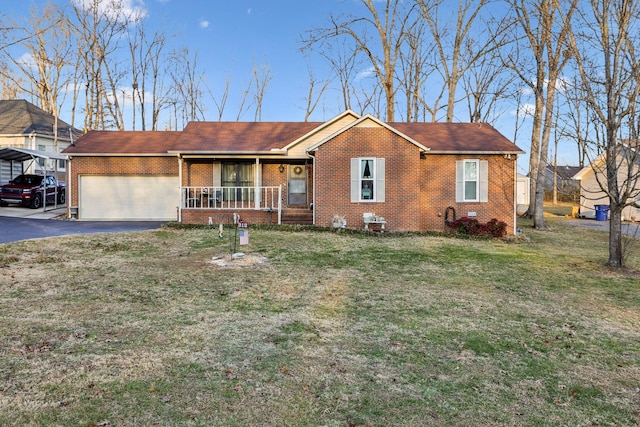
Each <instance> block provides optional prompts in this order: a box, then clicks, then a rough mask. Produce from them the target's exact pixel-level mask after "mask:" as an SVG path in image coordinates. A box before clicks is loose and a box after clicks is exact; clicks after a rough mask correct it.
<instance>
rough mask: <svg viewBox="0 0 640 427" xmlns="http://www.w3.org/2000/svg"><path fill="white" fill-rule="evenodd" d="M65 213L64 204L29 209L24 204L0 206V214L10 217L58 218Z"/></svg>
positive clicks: (62, 216)
mask: <svg viewBox="0 0 640 427" xmlns="http://www.w3.org/2000/svg"><path fill="white" fill-rule="evenodd" d="M66 214H67V208H66V206H64V205H62V206H60V205H58V207H56V208H54V207H53V206H47V208H46V210H44V209H42V208H41V209H30V208H27V207H24V206H0V216H6V217H10V218H31V219H58V218H64V217H65V216H66Z"/></svg>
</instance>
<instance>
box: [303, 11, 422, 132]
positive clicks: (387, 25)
mask: <svg viewBox="0 0 640 427" xmlns="http://www.w3.org/2000/svg"><path fill="white" fill-rule="evenodd" d="M360 2H361V3H362V5H363V6H364V7H365V9H366V11H367V16H363V17H346V18H345V17H335V16H333V15H332V16H331V18H330V21H331V25H330V26H329V27H326V28H318V29H314V30H311V31H309V32H308V33H307V36H308V37H307V38H306V40H304V43H305V46H306V47H307V48H312V47H314V46H317V48H318V49H320V50H322V48H323V43H325V42H327V41H328V40H331V39H333V38H338V39H347V40H349V41H350V42H352V43H353V44H354V52H356V53H358V54H362V55H364V57H365V58H367V61H368V64H369V67H370V70H371V72H372V73H373V75H375V77H376V79H377V82H378V84H379V85H380V86H381V87H382V90H383V92H384V103H385V112H386V120H387V121H393V120H394V118H395V103H396V99H395V98H396V92H397V89H396V85H395V83H396V72H397V65H398V61H399V60H400V52H401V50H402V48H403V44H404V40H405V38H406V36H407V34H408V30H407V29H408V28H410V27H411V26H413V25H414V24H415V22H416V16H415V14H414V13H413V9H414V8H415V4H410V5H409V6H408V7H405V5H406V3H405V2H403V1H401V0H385V2H384V3H383V5H384V7H383V8H382V11H381V12H379V11H378V8H377V7H376V4H377V3H379V2H376V1H374V0H360ZM371 33H373V35H371Z"/></svg>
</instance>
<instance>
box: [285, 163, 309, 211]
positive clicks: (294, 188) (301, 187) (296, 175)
mask: <svg viewBox="0 0 640 427" xmlns="http://www.w3.org/2000/svg"><path fill="white" fill-rule="evenodd" d="M306 205H307V173H306V168H305V166H304V165H290V166H289V206H306Z"/></svg>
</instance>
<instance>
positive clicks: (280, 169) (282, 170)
mask: <svg viewBox="0 0 640 427" xmlns="http://www.w3.org/2000/svg"><path fill="white" fill-rule="evenodd" d="M278 170H279V171H280V173H282V172H284V165H280V167H279V168H278Z"/></svg>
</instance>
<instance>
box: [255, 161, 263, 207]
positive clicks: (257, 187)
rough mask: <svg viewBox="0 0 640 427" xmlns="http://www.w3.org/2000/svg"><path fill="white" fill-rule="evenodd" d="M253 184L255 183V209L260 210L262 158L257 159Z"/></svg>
mask: <svg viewBox="0 0 640 427" xmlns="http://www.w3.org/2000/svg"><path fill="white" fill-rule="evenodd" d="M253 175H254V176H253V182H254V190H253V192H254V197H253V199H254V202H255V203H254V208H255V209H256V210H257V209H260V199H261V193H260V186H261V185H262V183H261V182H260V181H259V179H260V158H259V157H256V170H255V172H254V173H253Z"/></svg>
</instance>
